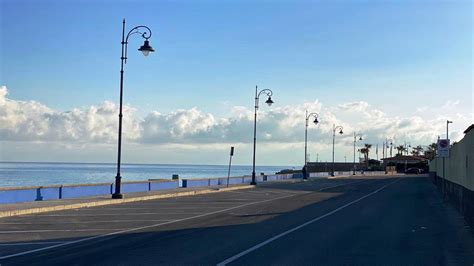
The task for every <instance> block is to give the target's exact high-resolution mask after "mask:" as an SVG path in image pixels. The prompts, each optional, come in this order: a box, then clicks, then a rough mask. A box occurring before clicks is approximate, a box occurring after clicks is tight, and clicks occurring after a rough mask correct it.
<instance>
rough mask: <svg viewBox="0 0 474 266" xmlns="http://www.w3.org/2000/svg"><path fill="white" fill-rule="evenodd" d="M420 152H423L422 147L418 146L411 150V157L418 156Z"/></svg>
mask: <svg viewBox="0 0 474 266" xmlns="http://www.w3.org/2000/svg"><path fill="white" fill-rule="evenodd" d="M422 152H423V147H421V145H418V146H416V147H414V148H413V149H412V151H411V154H412V155H413V156H420V155H421V153H422Z"/></svg>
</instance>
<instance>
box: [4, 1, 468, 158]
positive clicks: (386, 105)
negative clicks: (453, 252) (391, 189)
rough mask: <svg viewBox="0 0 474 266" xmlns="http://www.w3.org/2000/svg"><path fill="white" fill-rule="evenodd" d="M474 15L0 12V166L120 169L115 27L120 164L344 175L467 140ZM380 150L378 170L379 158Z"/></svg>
mask: <svg viewBox="0 0 474 266" xmlns="http://www.w3.org/2000/svg"><path fill="white" fill-rule="evenodd" d="M472 11H473V5H472V2H471V1H422V0H419V1H416V0H413V1H409V0H401V1H388V0H384V1H362V0H361V1H358V0H353V1H349V0H347V1H342V0H336V1H276V0H275V1H236V0H234V1H207V0H206V1H204V0H203V1H199V0H195V1H111V0H99V1H91V0H80V1H77V0H76V1H71V0H61V1H49V0H44V1H43V0H26V1H25V0H15V1H13V0H0V161H68V162H114V160H115V159H116V153H117V144H116V143H117V124H118V105H117V104H118V99H119V81H120V79H119V78H120V76H119V74H120V73H119V71H120V52H121V44H120V41H121V32H122V19H124V18H125V19H126V23H127V24H126V28H127V31H128V30H130V29H131V28H133V27H134V26H137V25H146V26H148V27H149V28H151V30H152V36H151V38H150V45H151V46H153V48H154V49H155V50H156V52H155V53H152V54H151V55H150V56H148V57H146V58H145V57H143V56H142V55H141V53H140V52H138V51H137V50H136V49H138V48H139V47H140V46H141V45H142V44H143V39H142V38H141V37H140V35H132V36H131V37H130V40H129V45H128V46H129V49H128V61H127V64H126V65H125V79H124V104H125V107H124V128H123V130H124V139H123V161H124V162H133V163H193V164H226V163H227V161H228V150H229V148H230V146H235V147H236V152H235V157H234V162H235V163H237V164H247V165H248V164H251V162H252V141H253V135H252V134H253V105H254V97H255V95H254V94H255V86H256V85H258V89H259V90H261V89H271V90H272V91H273V97H272V99H273V100H274V101H275V104H274V105H272V106H271V107H268V106H266V105H264V104H263V102H264V101H265V100H266V99H265V98H264V97H263V96H262V99H260V102H261V106H260V108H259V111H258V126H257V164H260V165H302V164H303V163H304V130H305V110H308V111H309V112H317V113H318V114H319V120H320V121H321V123H320V124H319V125H312V124H310V126H309V128H308V141H309V142H308V153H309V154H310V160H311V161H315V160H316V159H318V160H320V161H331V160H332V153H331V152H332V127H333V124H336V125H341V126H343V128H344V130H343V131H344V134H343V135H337V136H336V141H335V142H336V143H335V146H336V147H335V157H336V160H337V161H344V160H347V161H351V160H352V158H353V157H352V156H353V133H354V132H357V134H359V135H362V136H363V138H364V140H363V141H362V142H360V143H359V142H358V143H357V145H358V146H360V145H363V144H364V143H370V144H372V145H373V146H374V147H376V145H379V157H381V153H382V152H381V150H382V143H383V141H384V140H385V139H387V138H391V139H393V140H394V142H395V143H396V144H398V145H399V144H405V143H409V144H411V145H418V144H421V145H427V144H429V143H432V142H435V141H436V139H437V137H438V136H441V137H444V136H445V134H446V133H445V132H446V128H445V126H446V119H449V120H453V122H454V123H453V124H450V137H451V139H453V140H460V139H461V138H462V136H463V134H462V131H464V130H465V129H466V128H467V127H468V126H469V125H470V124H472V123H473V117H474V109H473V102H474V98H473V97H474V96H473V88H472V75H473V61H472V52H473V45H472V33H473V28H472V25H473V18H472ZM375 150H376V148H373V149H372V152H371V157H373V158H375V157H376V156H377V155H376V153H375Z"/></svg>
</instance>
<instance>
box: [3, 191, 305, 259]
mask: <svg viewBox="0 0 474 266" xmlns="http://www.w3.org/2000/svg"><path fill="white" fill-rule="evenodd" d="M308 193H309V192H308ZM293 196H294V195H286V196H282V197H277V198H273V199H267V200H262V201H257V202H251V203H246V204H242V205H238V206H234V207H231V208H226V209H223V210H218V211H213V212H209V213H204V214H200V215H196V216H191V217H186V218H182V219H178V220H174V221H169V222H163V223H157V224H152V225H147V226H141V227H136V228H131V229H127V230H121V231H115V232H111V233H107V234H102V235H97V236H92V237H86V238H81V239H77V240H74V241H69V242H66V243H60V244H56V245H52V246H47V247H43V248H37V249H31V250H27V251H23V252H18V253H14V254H10V255H6V256H1V257H0V260H4V259H8V258H14V257H18V256H22V255H27V254H31V253H36V252H40V251H44V250H50V249H55V248H59V247H64V246H68V245H73V244H77V243H81V242H85V241H91V240H94V239H99V238H104V237H108V236H113V235H118V234H123V233H129V232H134V231H139V230H143V229H148V228H154V227H159V226H164V225H168V224H173V223H178V222H182V221H188V220H192V219H197V218H202V217H206V216H209V215H214V214H219V213H223V212H227V211H230V210H234V209H237V208H242V207H246V206H251V205H256V204H261V203H265V202H270V201H274V200H281V199H285V198H290V197H293Z"/></svg>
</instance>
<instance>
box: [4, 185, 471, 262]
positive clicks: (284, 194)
mask: <svg viewBox="0 0 474 266" xmlns="http://www.w3.org/2000/svg"><path fill="white" fill-rule="evenodd" d="M473 263H474V233H473V232H472V231H471V229H470V228H469V227H467V226H466V224H465V223H464V221H463V219H462V217H461V216H460V215H459V214H458V213H457V212H456V211H455V210H453V209H452V208H451V207H450V205H448V204H445V203H443V201H442V199H441V198H440V197H439V194H438V192H437V191H436V190H435V187H434V186H433V185H432V184H431V183H430V180H429V179H428V178H427V177H426V176H395V177H394V176H380V177H377V176H374V177H348V178H339V179H316V180H310V181H306V182H304V181H300V180H294V181H283V182H273V183H265V184H259V185H258V186H257V187H255V188H248V189H241V190H233V191H227V192H221V193H210V194H201V195H195V196H185V197H172V198H164V199H154V200H147V201H138V202H130V203H122V204H115V205H107V206H98V207H90V208H80V209H74V210H63V211H55V212H46V213H38V214H31V215H23V216H14V217H5V218H0V264H1V265H2V266H3V265H154V264H165V265H170V264H174V265H176V264H178V265H196V264H198V265H216V264H220V265H225V264H232V265H234V264H235V265H301V264H303V265H305V264H306V265H315V264H318V265H348V264H350V265H374V264H377V265H385V264H391V265H407V264H410V265H413V264H416V265H472V264H473Z"/></svg>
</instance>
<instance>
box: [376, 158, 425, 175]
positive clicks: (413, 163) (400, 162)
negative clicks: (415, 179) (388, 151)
mask: <svg viewBox="0 0 474 266" xmlns="http://www.w3.org/2000/svg"><path fill="white" fill-rule="evenodd" d="M382 161H383V164H384V165H385V166H396V169H397V171H398V172H404V171H405V170H406V169H408V168H410V167H418V168H421V169H423V170H428V159H426V158H425V157H422V156H411V155H396V156H394V157H389V158H383V159H382Z"/></svg>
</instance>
